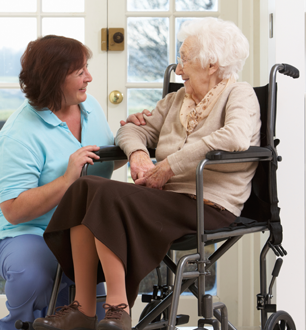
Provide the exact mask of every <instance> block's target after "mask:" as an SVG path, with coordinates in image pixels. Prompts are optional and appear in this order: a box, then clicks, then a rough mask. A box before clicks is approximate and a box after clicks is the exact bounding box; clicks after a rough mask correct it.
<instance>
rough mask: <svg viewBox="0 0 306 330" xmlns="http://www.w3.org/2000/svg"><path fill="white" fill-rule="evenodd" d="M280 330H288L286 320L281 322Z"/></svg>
mask: <svg viewBox="0 0 306 330" xmlns="http://www.w3.org/2000/svg"><path fill="white" fill-rule="evenodd" d="M279 328H280V330H286V329H288V327H287V326H286V321H285V320H281V322H280V327H279Z"/></svg>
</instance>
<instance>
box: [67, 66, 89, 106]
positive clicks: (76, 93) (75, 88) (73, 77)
mask: <svg viewBox="0 0 306 330" xmlns="http://www.w3.org/2000/svg"><path fill="white" fill-rule="evenodd" d="M91 81H92V77H91V75H90V73H89V71H88V69H87V61H85V63H84V66H83V68H82V69H80V70H77V71H74V72H72V73H71V74H69V75H68V76H67V77H66V78H65V81H64V84H63V87H62V91H63V93H64V95H65V99H66V105H68V106H70V105H76V104H79V103H82V102H84V101H85V100H86V98H87V95H86V87H87V85H88V83H90V82H91Z"/></svg>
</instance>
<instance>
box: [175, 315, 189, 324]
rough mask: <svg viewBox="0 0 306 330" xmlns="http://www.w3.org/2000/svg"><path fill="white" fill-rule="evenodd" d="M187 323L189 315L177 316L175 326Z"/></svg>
mask: <svg viewBox="0 0 306 330" xmlns="http://www.w3.org/2000/svg"><path fill="white" fill-rule="evenodd" d="M188 322H189V315H184V314H179V315H177V316H176V323H175V325H181V324H186V323H188Z"/></svg>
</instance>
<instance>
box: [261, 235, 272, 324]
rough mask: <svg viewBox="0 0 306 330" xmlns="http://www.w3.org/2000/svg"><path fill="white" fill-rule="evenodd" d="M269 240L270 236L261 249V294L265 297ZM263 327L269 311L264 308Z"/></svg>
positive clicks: (262, 315) (262, 313)
mask: <svg viewBox="0 0 306 330" xmlns="http://www.w3.org/2000/svg"><path fill="white" fill-rule="evenodd" d="M269 240H270V237H269V238H268V240H267V242H266V244H265V245H264V247H263V248H262V250H261V253H260V294H261V295H262V296H263V297H265V296H266V294H267V262H266V256H267V253H268V251H269ZM260 312H261V327H262V328H263V327H264V326H265V324H266V322H267V318H268V315H267V312H266V311H265V310H264V309H262V310H261V311H260Z"/></svg>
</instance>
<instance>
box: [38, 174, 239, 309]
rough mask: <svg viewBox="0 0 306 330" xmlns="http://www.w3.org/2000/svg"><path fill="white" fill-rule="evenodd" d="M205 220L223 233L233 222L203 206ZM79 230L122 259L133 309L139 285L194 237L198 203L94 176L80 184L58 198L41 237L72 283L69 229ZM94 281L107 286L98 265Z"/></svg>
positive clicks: (208, 226)
mask: <svg viewBox="0 0 306 330" xmlns="http://www.w3.org/2000/svg"><path fill="white" fill-rule="evenodd" d="M204 216H205V229H217V228H221V227H226V226H228V225H229V224H231V223H232V222H234V221H235V219H236V217H235V216H234V215H233V214H232V213H230V212H228V211H226V210H223V211H221V210H218V209H216V208H214V207H211V206H207V205H205V208H204ZM80 224H83V225H85V226H86V227H88V228H89V229H90V230H91V232H92V233H93V235H94V236H95V237H96V238H97V239H98V240H99V241H101V242H102V243H103V244H105V245H106V246H107V247H108V248H109V249H110V250H111V251H113V252H114V253H115V254H116V255H117V256H118V257H119V258H120V259H121V261H122V263H123V265H124V267H125V271H126V290H127V292H126V293H127V298H128V302H129V304H130V306H131V307H132V306H133V304H134V301H135V299H136V297H137V293H138V286H139V283H140V281H141V280H142V279H143V278H144V277H145V276H146V275H147V274H148V273H150V272H151V271H152V270H153V269H155V268H156V267H157V266H158V265H159V264H160V262H161V261H162V259H163V257H164V256H165V255H166V253H167V251H168V250H169V248H170V246H171V243H172V242H173V241H174V240H176V239H178V238H180V237H182V236H184V235H186V234H191V233H195V232H196V200H194V199H191V198H190V197H189V196H187V195H185V194H178V193H174V192H169V191H163V190H156V189H151V188H147V187H143V186H137V185H134V184H131V183H122V182H118V181H114V180H108V179H104V178H100V177H96V176H86V177H82V178H80V179H78V180H77V181H76V182H75V183H74V184H73V185H72V186H71V187H70V188H69V189H68V191H67V192H66V194H65V195H64V197H63V198H62V200H61V202H60V204H59V206H58V207H57V209H56V211H55V213H54V215H53V217H52V219H51V222H50V223H49V225H48V227H47V229H46V231H45V234H44V238H45V241H46V243H47V245H48V246H49V248H50V249H51V251H52V252H53V253H54V255H55V256H56V258H57V260H58V261H59V263H60V265H61V266H62V268H63V271H64V272H65V274H66V275H67V276H68V277H69V278H70V279H71V280H74V270H73V260H72V253H71V245H70V228H72V227H74V226H78V225H80ZM97 278H98V282H102V281H105V278H104V274H103V270H102V266H101V264H99V267H98V276H97Z"/></svg>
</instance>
